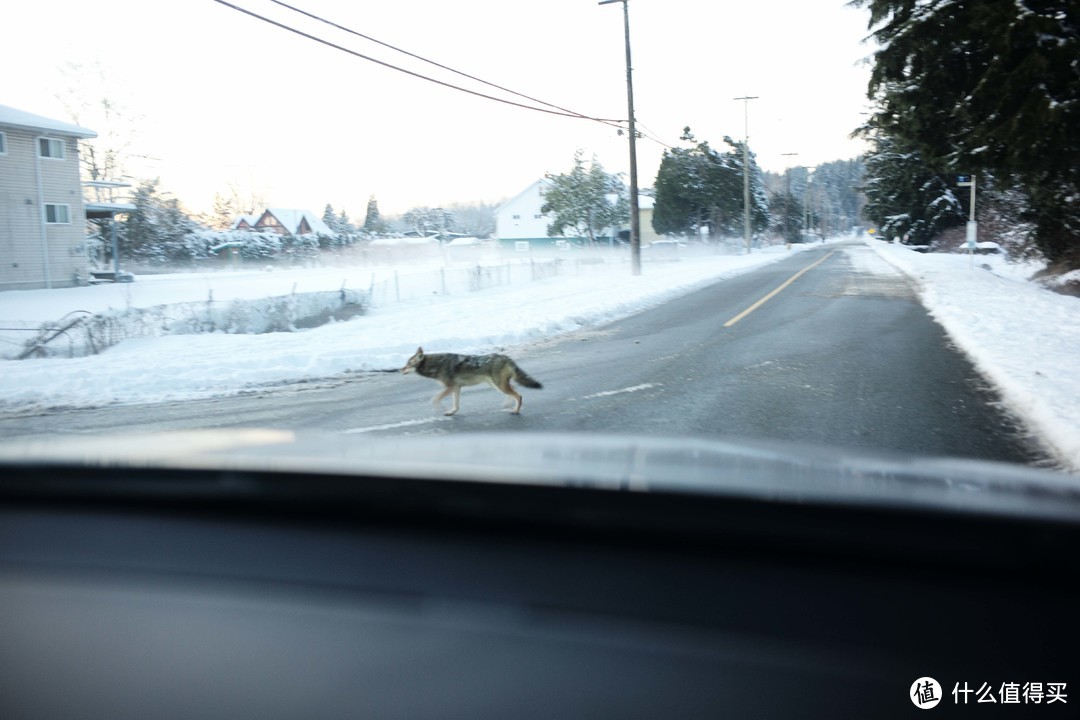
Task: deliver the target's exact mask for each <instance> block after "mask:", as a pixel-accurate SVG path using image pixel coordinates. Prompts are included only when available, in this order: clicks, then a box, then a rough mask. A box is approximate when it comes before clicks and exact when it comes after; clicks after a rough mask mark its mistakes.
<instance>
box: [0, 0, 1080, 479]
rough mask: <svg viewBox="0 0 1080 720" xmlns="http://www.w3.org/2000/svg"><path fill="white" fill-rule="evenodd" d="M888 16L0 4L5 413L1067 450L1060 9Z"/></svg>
mask: <svg viewBox="0 0 1080 720" xmlns="http://www.w3.org/2000/svg"><path fill="white" fill-rule="evenodd" d="M908 5H910V3H900V2H886V1H884V0H881V1H879V0H856V2H852V3H845V2H841V1H837V0H812V1H809V0H798V1H791V2H782V1H780V0H777V1H775V2H758V3H737V4H734V5H733V4H730V3H727V4H725V3H712V4H708V3H706V4H702V3H697V2H685V1H682V0H676V1H674V2H663V3H653V2H619V1H614V2H601V3H595V2H594V3H587V2H580V1H579V0H554V1H552V2H545V3H536V4H532V5H530V4H520V3H509V4H508V3H506V2H494V1H489V0H466V1H464V2H456V3H445V2H433V1H428V0H421V1H420V2H410V3H378V4H374V3H353V4H341V3H333V2H324V1H321V0H300V1H298V2H296V3H293V4H286V3H283V2H274V1H271V0H238V1H237V2H223V1H213V2H212V1H207V2H200V3H184V4H182V5H181V4H176V5H171V6H168V7H164V6H158V5H155V4H149V3H140V2H120V3H112V4H110V5H109V6H108V8H104V7H102V6H99V5H95V4H88V3H81V4H80V3H76V4H73V3H68V2H55V1H53V0H42V1H41V2H35V3H21V4H19V6H18V7H17V8H15V7H13V8H9V10H8V14H9V15H11V14H12V13H13V14H14V19H13V20H10V21H9V27H12V28H16V27H17V28H21V31H19V32H17V33H13V34H12V36H11V37H9V38H7V39H6V40H5V41H4V43H3V44H2V45H0V62H2V64H3V66H4V67H7V68H17V71H13V72H11V73H9V74H8V77H7V79H6V80H5V83H4V88H3V91H2V93H0V178H2V183H3V186H2V187H3V191H2V192H0V248H3V260H4V262H3V263H0V358H2V359H0V364H2V369H3V372H2V373H0V436H2V437H3V438H4V439H5V440H8V441H15V440H19V439H29V438H42V437H44V438H60V437H61V436H70V435H75V436H87V435H93V436H98V435H104V434H110V435H115V434H119V435H121V436H124V435H131V434H132V433H141V434H145V433H156V432H168V431H190V430H222V429H239V428H260V429H266V430H273V431H287V432H292V433H299V434H304V433H311V434H322V435H330V436H334V437H336V438H338V439H341V440H347V441H348V442H350V443H370V444H377V443H379V442H381V441H383V440H384V439H387V438H394V439H395V440H402V441H406V440H409V439H415V440H417V441H421V440H423V438H425V437H429V436H440V437H447V436H452V437H454V438H457V439H460V440H461V442H462V443H469V442H472V441H474V440H475V439H476V438H481V437H482V438H484V439H485V440H484V442H491V440H490V438H492V437H496V438H497V437H499V436H500V435H505V434H513V435H514V436H515V442H516V441H517V438H518V437H519V436H527V437H531V436H533V435H535V441H534V442H535V443H543V442H545V441H544V439H543V438H545V437H549V436H552V435H553V434H558V435H559V436H567V435H573V436H578V437H583V438H586V439H587V438H589V437H591V436H596V437H599V436H601V435H603V436H615V437H616V438H642V437H644V438H649V439H650V441H653V440H663V439H665V438H667V439H671V440H672V441H674V440H684V439H686V438H695V439H699V440H716V441H724V442H738V441H747V442H761V441H766V442H773V441H775V442H779V443H798V444H799V446H800V447H827V448H831V449H833V450H841V451H842V450H845V449H853V450H857V451H859V452H866V453H886V454H888V456H889V457H905V458H914V459H918V458H924V459H931V458H937V459H940V458H953V459H963V460H979V461H996V462H1004V463H1008V464H1011V465H1015V466H1025V467H1027V468H1032V467H1035V468H1042V469H1047V470H1051V471H1053V472H1055V473H1061V474H1068V473H1074V472H1077V471H1080V370H1078V365H1077V363H1076V358H1077V357H1080V325H1078V324H1077V322H1076V317H1077V310H1078V302H1080V301H1078V299H1077V296H1076V295H1077V289H1078V287H1080V280H1078V279H1077V278H1078V273H1080V235H1078V234H1077V228H1078V227H1080V206H1078V204H1077V202H1076V198H1077V197H1080V176H1078V175H1077V167H1080V163H1077V162H1076V157H1077V152H1078V147H1077V143H1080V119H1078V117H1080V116H1078V114H1077V113H1078V111H1077V108H1078V107H1080V99H1078V98H1077V97H1076V92H1077V88H1078V87H1080V85H1078V84H1077V83H1076V67H1075V65H1076V63H1075V57H1076V53H1077V49H1078V48H1077V43H1078V40H1077V33H1076V30H1077V10H1076V8H1075V7H1074V6H1073V5H1071V4H1068V3H1065V2H1043V3H1028V5H1029V6H1032V7H1030V8H1028V9H1026V10H1023V11H1021V10H1020V9H1018V8H1016V7H1013V6H1012V5H1010V4H995V5H994V8H995V9H994V10H993V11H992V12H991V11H989V10H987V11H986V12H984V13H981V14H979V15H978V17H976V16H975V15H976V14H975V11H974V10H973V9H971V8H969V7H968V6H967V5H963V4H961V5H955V4H952V5H949V4H946V5H945V6H943V7H941V8H938V7H937V6H936V5H920V6H919V11H918V12H914V13H906V14H905V12H902V11H903V9H904V8H906V7H907V6H908ZM1035 6H1037V7H1035ZM1005 28H1009V32H1010V33H1012V35H1010V37H1013V38H1014V39H1013V40H1011V41H1008V42H1006V41H1005V40H1002V37H1004V35H1005V30H1004V29H1005ZM1016 38H1020V39H1016ZM1025 38H1027V39H1032V41H1031V42H1027V41H1026V40H1024V39H1025ZM1040 38H1042V39H1040ZM1051 40H1052V42H1051ZM1031 88H1038V92H1036V93H1034V95H1032V94H1031ZM995 117H997V118H1000V117H1009V118H1011V119H1010V121H1009V122H996V121H991V120H990V119H991V118H995ZM404 444H406V445H407V443H404ZM138 446H139V441H138V440H135V439H133V440H131V441H130V447H131V449H132V450H133V451H137V450H138V449H139V447H138ZM400 446H401V444H399V443H395V447H400ZM38 447H41V446H38ZM46 447H47V446H46ZM680 447H681V446H680ZM46 452H47V451H46ZM405 452H407V451H405ZM540 456H541V457H542V456H543V455H542V454H540Z"/></svg>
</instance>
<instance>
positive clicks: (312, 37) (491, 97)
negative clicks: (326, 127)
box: [214, 0, 624, 125]
mask: <svg viewBox="0 0 1080 720" xmlns="http://www.w3.org/2000/svg"><path fill="white" fill-rule="evenodd" d="M214 2H216V3H218V4H220V5H224V6H225V7H227V8H231V9H232V10H236V11H237V12H241V13H243V14H245V15H249V16H251V17H253V18H256V19H258V20H262V21H263V22H265V23H268V24H270V25H274V26H275V27H279V28H281V29H282V30H287V31H289V32H291V33H295V34H296V35H300V36H301V37H304V38H307V39H308V40H314V41H315V42H317V43H320V44H322V45H326V46H327V47H331V48H333V49H335V50H340V51H341V52H344V53H348V54H349V55H353V56H354V57H358V58H360V59H362V60H368V61H370V62H373V63H376V64H377V65H382V66H383V67H387V68H390V69H391V70H397V71H398V72H402V73H405V74H406V75H411V76H413V77H416V78H419V79H421V80H427V81H428V82H433V83H435V84H437V85H442V86H443V87H448V88H450V89H452V90H459V91H461V92H464V93H468V94H470V95H475V96H477V97H482V98H485V99H487V100H494V101H495V102H500V103H504V104H506V105H513V106H514V107H519V108H523V109H525V110H535V111H537V112H543V113H548V114H550V115H560V116H562V117H572V118H578V119H582V120H593V121H595V122H600V123H604V124H608V125H610V124H613V123H619V122H624V121H621V120H613V119H610V118H595V117H590V116H588V115H583V114H581V113H576V112H572V111H568V110H562V109H561V108H560V109H556V110H550V109H548V108H543V107H536V106H535V105H526V104H524V103H519V102H514V101H513V100H507V99H506V98H500V97H495V96H494V95H487V94H485V93H482V92H478V91H476V90H470V89H469V88H464V87H461V86H459V85H454V84H453V83H448V82H445V81H443V80H438V79H436V78H433V77H428V76H427V75H423V74H421V73H418V72H414V71H412V70H407V69H405V68H402V67H398V66H397V65H394V64H392V63H388V62H385V61H383V60H379V59H377V58H373V57H371V56H369V55H364V54H363V53H360V52H357V51H355V50H351V49H349V48H347V47H344V46H342V45H338V44H336V43H333V42H330V41H329V40H326V39H324V38H320V37H318V36H316V35H312V34H310V33H306V32H304V31H303V30H299V29H297V28H294V27H292V26H290V25H286V24H285V23H282V22H278V21H277V20H273V19H271V18H268V17H265V16H263V15H259V14H258V13H256V12H254V11H252V10H248V9H247V8H243V7H240V6H239V5H234V4H232V3H230V2H226V0H214ZM279 4H283V3H279ZM290 9H295V8H290ZM297 12H302V11H299V10H298V11H297ZM304 14H305V15H307V14H308V13H304ZM312 17H315V16H312ZM319 19H320V20H321V18H319ZM324 22H326V21H324ZM330 24H333V23H330ZM336 27H340V26H336ZM342 29H346V28H342ZM356 34H357V35H359V33H356ZM395 49H396V48H395ZM402 52H404V51H402ZM420 59H423V58H420ZM436 64H437V63H436ZM461 74H464V73H461ZM481 82H483V81H481ZM488 84H491V83H488ZM495 87H497V86H495ZM509 92H513V91H509ZM514 94H515V95H520V93H514ZM521 97H526V96H521ZM530 99H531V98H530ZM533 102H541V101H538V100H533ZM543 104H545V105H548V104H549V103H543ZM551 107H557V106H554V105H552V106H551Z"/></svg>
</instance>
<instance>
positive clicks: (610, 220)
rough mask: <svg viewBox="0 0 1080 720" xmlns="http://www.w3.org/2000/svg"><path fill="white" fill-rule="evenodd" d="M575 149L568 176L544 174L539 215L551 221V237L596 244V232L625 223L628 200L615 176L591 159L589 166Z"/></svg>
mask: <svg viewBox="0 0 1080 720" xmlns="http://www.w3.org/2000/svg"><path fill="white" fill-rule="evenodd" d="M581 155H582V153H581V151H580V150H579V151H578V152H577V153H575V154H574V167H573V168H572V169H571V170H570V172H569V173H565V174H562V175H550V174H549V175H548V176H547V179H548V186H547V188H546V189H545V190H544V205H543V206H542V208H541V212H543V213H545V214H551V215H553V216H554V219H553V220H552V221H551V223H550V224H549V225H548V228H547V233H548V235H549V236H551V237H555V236H558V235H564V236H568V237H579V238H585V239H587V241H588V243H589V244H590V245H593V244H595V243H596V236H597V233H599V232H601V231H603V230H604V229H606V228H615V227H618V226H619V225H621V224H624V223H627V222H629V219H630V198H629V195H628V193H627V190H626V186H625V185H623V182H622V180H621V179H619V177H618V176H617V175H610V174H608V173H607V172H605V171H604V168H603V166H601V165H600V163H598V162H597V161H596V159H595V158H593V160H592V162H591V163H590V164H589V167H588V168H586V167H585V161H584V160H583V159H582V157H581Z"/></svg>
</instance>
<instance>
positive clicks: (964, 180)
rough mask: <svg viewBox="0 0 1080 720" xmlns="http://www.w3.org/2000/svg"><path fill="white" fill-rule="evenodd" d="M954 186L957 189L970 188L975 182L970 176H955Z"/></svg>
mask: <svg viewBox="0 0 1080 720" xmlns="http://www.w3.org/2000/svg"><path fill="white" fill-rule="evenodd" d="M956 184H957V186H958V187H970V186H971V185H974V184H975V181H974V179H973V178H972V177H971V176H970V175H957V176H956Z"/></svg>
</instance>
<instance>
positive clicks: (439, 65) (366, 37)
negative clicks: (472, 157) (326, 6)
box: [270, 0, 625, 123]
mask: <svg viewBox="0 0 1080 720" xmlns="http://www.w3.org/2000/svg"><path fill="white" fill-rule="evenodd" d="M270 2H272V3H274V4H275V5H280V6H281V7H284V8H288V9H289V10H292V11H293V12H296V13H300V14H301V15H304V16H305V17H309V18H311V19H312V20H317V21H318V22H321V23H325V24H327V25H329V26H330V27H333V28H336V29H338V30H341V31H343V32H347V33H349V34H350V35H355V36H356V37H359V38H363V39H364V40H368V41H370V42H373V43H375V44H377V45H382V46H383V47H386V48H389V49H391V50H393V51H395V52H399V53H401V54H403V55H408V56H409V57H411V58H415V59H416V60H420V61H421V62H426V63H428V64H429V65H434V66H435V67H437V68H439V69H440V70H446V71H448V72H452V73H454V74H455V75H460V76H462V77H464V78H468V79H469V80H474V81H476V82H478V83H481V84H483V85H487V86H489V87H493V88H495V89H496V90H502V91H503V92H507V93H510V94H511V95H516V96H518V97H520V98H524V99H526V100H529V101H531V102H535V103H540V104H541V105H547V106H548V107H551V108H555V109H556V110H561V111H562V112H564V113H568V114H570V115H573V116H574V117H579V118H582V119H583V120H596V121H597V122H603V123H611V122H625V121H619V120H614V121H610V120H604V119H600V118H594V117H590V116H588V115H583V114H581V113H579V112H574V111H573V110H568V109H567V108H564V107H561V106H559V105H555V104H554V103H549V102H546V101H544V100H539V99H537V98H534V97H531V96H529V95H526V94H524V93H520V92H517V91H516V90H511V89H510V88H507V87H503V86H502V85H498V84H496V83H493V82H488V81H487V80H484V79H483V78H478V77H476V76H475V75H470V74H469V73H466V72H462V71H461V70H455V69H454V68H452V67H449V66H447V65H443V64H442V63H439V62H436V61H434V60H429V59H428V58H425V57H423V56H420V55H417V54H416V53H413V52H409V51H408V50H404V49H402V48H399V47H396V46H394V45H391V44H390V43H387V42H383V41H382V40H378V39H376V38H373V37H371V36H370V35H365V34H363V33H361V32H358V31H356V30H353V29H352V28H348V27H345V26H344V25H340V24H338V23H336V22H334V21H332V20H327V19H326V18H324V17H321V16H319V15H316V14H314V13H311V12H308V11H307V10H303V9H301V8H298V7H295V6H293V5H290V4H289V3H287V2H282V0H270Z"/></svg>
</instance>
